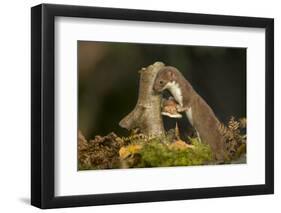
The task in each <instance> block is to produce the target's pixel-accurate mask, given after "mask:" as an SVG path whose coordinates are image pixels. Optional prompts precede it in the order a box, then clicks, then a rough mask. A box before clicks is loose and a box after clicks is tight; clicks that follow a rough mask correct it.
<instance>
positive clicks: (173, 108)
mask: <svg viewBox="0 0 281 213" xmlns="http://www.w3.org/2000/svg"><path fill="white" fill-rule="evenodd" d="M177 105H178V104H177V102H176V101H175V99H173V98H170V99H168V100H163V102H162V111H161V114H162V115H165V116H168V117H170V118H181V117H182V115H181V114H180V113H178V111H177Z"/></svg>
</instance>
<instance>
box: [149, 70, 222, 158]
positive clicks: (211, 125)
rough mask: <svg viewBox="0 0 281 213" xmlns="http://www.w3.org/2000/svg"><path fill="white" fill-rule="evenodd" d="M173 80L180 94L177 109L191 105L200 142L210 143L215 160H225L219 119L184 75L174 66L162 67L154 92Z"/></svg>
mask: <svg viewBox="0 0 281 213" xmlns="http://www.w3.org/2000/svg"><path fill="white" fill-rule="evenodd" d="M173 81H175V82H176V83H177V84H178V86H179V88H180V91H181V94H182V106H180V109H179V110H180V111H186V110H187V109H189V108H190V107H191V110H192V121H193V124H192V125H193V127H194V128H195V129H196V130H197V131H198V133H199V136H200V138H201V140H202V142H204V143H207V144H209V145H210V147H211V149H212V151H213V153H214V157H215V159H216V160H225V158H226V154H225V141H224V138H223V136H222V135H221V134H220V132H219V125H220V121H219V120H218V119H217V117H216V116H215V114H214V112H213V110H212V109H211V108H210V106H209V105H208V104H207V103H206V102H205V101H204V99H203V98H202V97H201V96H200V95H199V94H198V93H197V92H196V91H195V90H194V89H193V88H192V86H191V84H190V83H189V82H188V81H187V80H186V79H185V78H184V76H183V75H182V74H181V73H180V72H179V71H178V70H177V69H176V68H175V67H170V66H167V67H164V68H162V69H161V70H160V71H159V73H158V75H157V77H156V79H155V82H154V86H153V88H154V90H155V91H156V92H162V91H163V90H164V89H165V85H166V84H167V83H169V82H173ZM179 104H180V103H179Z"/></svg>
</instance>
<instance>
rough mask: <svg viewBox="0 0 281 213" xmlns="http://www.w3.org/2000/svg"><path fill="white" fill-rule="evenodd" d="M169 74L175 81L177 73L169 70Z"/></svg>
mask: <svg viewBox="0 0 281 213" xmlns="http://www.w3.org/2000/svg"><path fill="white" fill-rule="evenodd" d="M168 74H169V76H170V77H171V79H175V73H174V72H173V71H171V70H169V71H168Z"/></svg>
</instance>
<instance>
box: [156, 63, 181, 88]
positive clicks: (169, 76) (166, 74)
mask: <svg viewBox="0 0 281 213" xmlns="http://www.w3.org/2000/svg"><path fill="white" fill-rule="evenodd" d="M174 69H175V68H173V67H164V68H162V69H161V70H160V71H159V72H158V73H157V76H156V78H155V81H154V85H153V89H154V91H156V92H162V91H163V90H165V89H167V87H168V85H169V83H172V82H174V81H175V79H176V70H174Z"/></svg>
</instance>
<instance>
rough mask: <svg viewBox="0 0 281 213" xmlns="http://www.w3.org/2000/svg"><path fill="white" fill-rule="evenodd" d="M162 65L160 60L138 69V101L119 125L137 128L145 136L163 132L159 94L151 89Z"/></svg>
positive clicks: (130, 128) (129, 128)
mask: <svg viewBox="0 0 281 213" xmlns="http://www.w3.org/2000/svg"><path fill="white" fill-rule="evenodd" d="M164 66H165V65H164V64H163V63H162V62H155V63H154V64H152V65H150V66H148V67H146V68H142V69H141V70H140V81H139V82H140V83H139V95H138V101H137V104H136V106H135V108H134V109H133V111H131V112H130V113H129V114H128V115H127V116H125V117H124V118H123V119H122V120H121V121H120V122H119V125H120V126H121V127H123V128H126V129H128V130H132V129H136V128H137V129H139V130H140V131H141V133H143V134H145V135H147V136H156V135H161V134H164V133H165V130H164V126H163V120H162V116H161V94H158V93H155V92H154V91H153V84H154V80H155V78H156V75H157V73H158V71H159V70H160V69H161V68H163V67H164Z"/></svg>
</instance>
